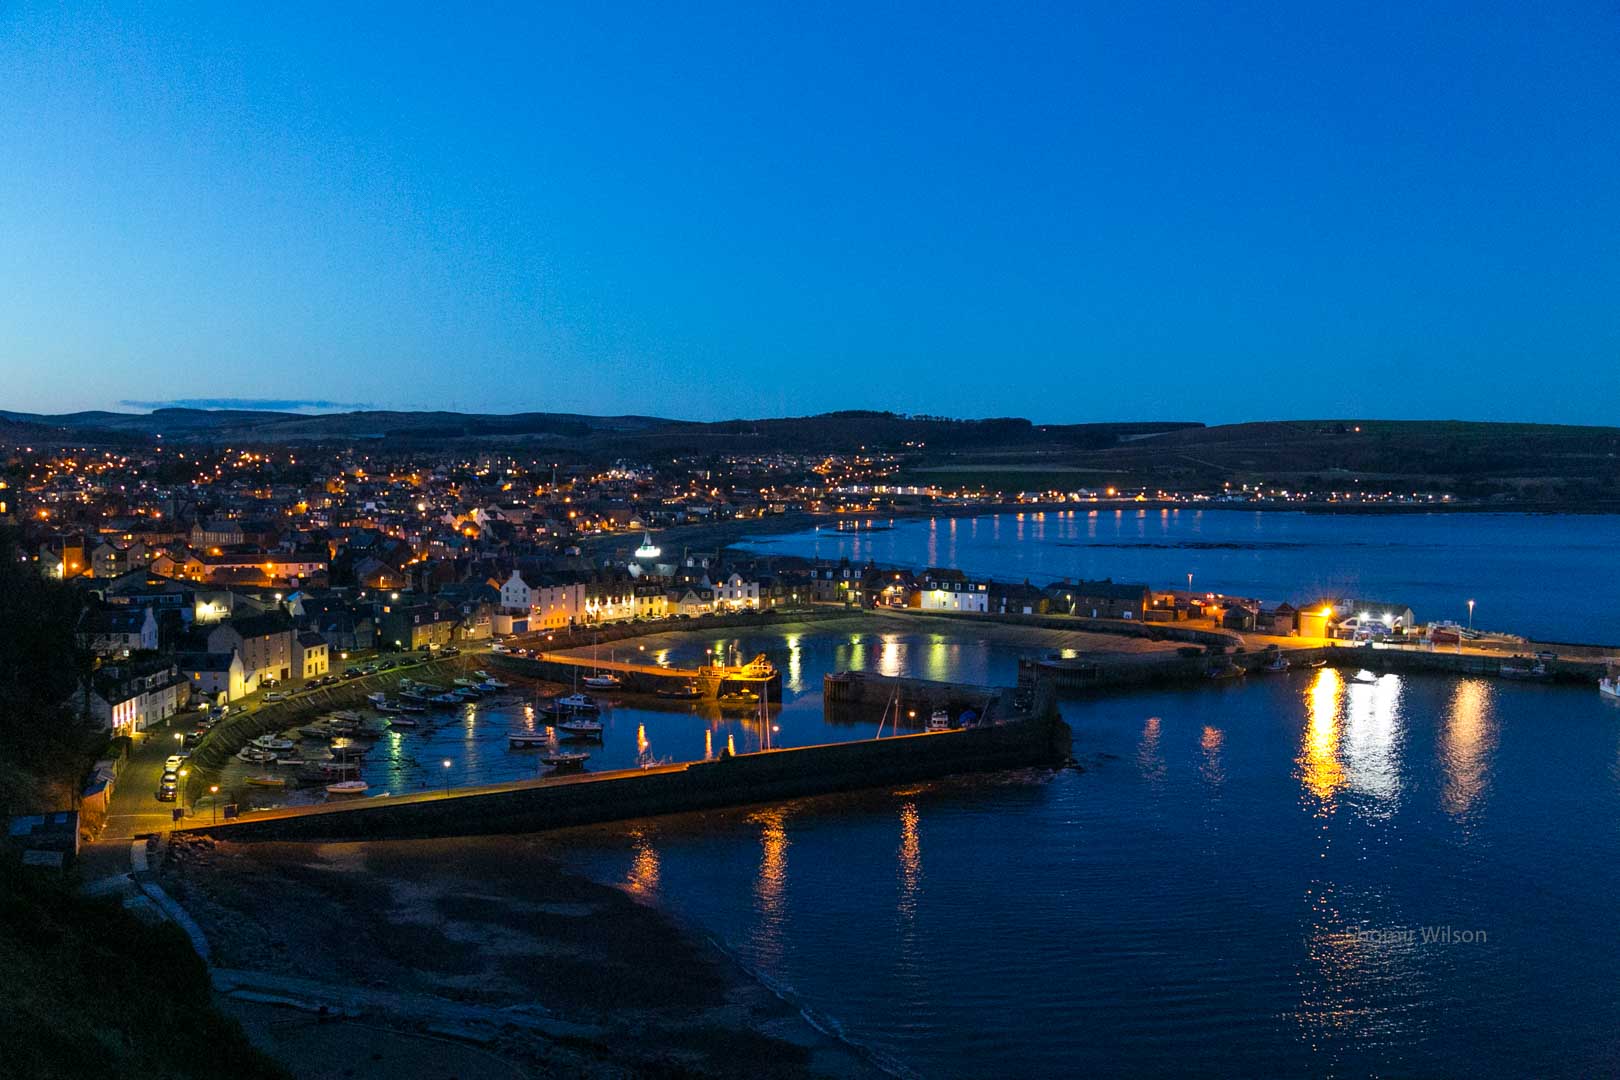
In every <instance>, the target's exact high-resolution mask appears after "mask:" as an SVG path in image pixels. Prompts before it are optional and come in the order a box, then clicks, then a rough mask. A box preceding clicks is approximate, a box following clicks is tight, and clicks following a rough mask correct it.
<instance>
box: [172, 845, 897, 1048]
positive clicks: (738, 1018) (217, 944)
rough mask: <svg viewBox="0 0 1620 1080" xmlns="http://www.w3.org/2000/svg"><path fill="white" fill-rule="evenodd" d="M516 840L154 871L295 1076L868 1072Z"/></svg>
mask: <svg viewBox="0 0 1620 1080" xmlns="http://www.w3.org/2000/svg"><path fill="white" fill-rule="evenodd" d="M529 843H530V842H529V841H526V840H525V839H524V838H523V837H483V838H473V839H458V840H433V841H398V842H386V843H366V844H335V845H299V844H238V845H232V844H223V843H218V844H216V843H212V842H209V841H207V840H193V841H189V842H182V843H178V844H177V845H176V846H175V847H173V848H172V849H171V852H170V855H169V857H168V858H167V860H166V861H165V864H164V870H163V877H164V881H165V884H166V885H167V886H169V887H170V888H171V889H172V890H173V891H174V892H175V893H176V894H177V896H178V897H179V899H180V900H181V902H182V903H183V904H184V905H185V906H186V908H187V910H188V911H189V912H190V913H191V914H192V916H193V917H194V918H195V919H196V920H197V921H198V922H199V923H200V924H201V925H202V927H203V929H204V931H205V933H206V934H207V935H208V938H209V940H210V942H212V944H213V948H214V953H215V963H216V965H217V967H218V968H220V969H223V970H222V971H221V972H220V973H217V978H219V979H221V980H223V981H225V982H230V981H231V980H233V979H234V980H235V981H236V982H238V983H240V984H241V985H243V986H246V987H252V988H254V991H255V992H254V993H247V994H244V993H243V992H242V991H240V990H239V991H237V993H238V994H239V995H240V996H239V997H238V998H237V999H235V1000H232V1001H231V1002H230V1006H231V1008H232V1010H233V1011H234V1012H236V1014H237V1015H239V1016H240V1017H241V1018H242V1019H243V1021H244V1023H245V1024H246V1025H247V1026H248V1028H249V1030H250V1032H251V1033H252V1034H253V1035H254V1036H255V1038H256V1039H258V1040H259V1041H260V1044H261V1045H262V1046H264V1047H265V1048H266V1049H268V1050H270V1051H271V1052H272V1053H276V1054H279V1055H280V1056H281V1058H282V1060H284V1061H286V1062H287V1063H288V1065H289V1066H290V1067H292V1068H293V1069H294V1071H295V1072H296V1073H297V1075H300V1076H306V1075H332V1076H340V1075H341V1076H367V1075H379V1076H381V1075H387V1076H390V1077H392V1078H394V1080H399V1078H401V1077H405V1078H409V1077H416V1076H422V1077H431V1076H445V1077H448V1076H457V1077H461V1078H463V1080H466V1078H468V1077H486V1076H488V1077H495V1076H525V1075H529V1076H541V1075H545V1076H583V1077H621V1076H692V1077H738V1078H741V1077H782V1078H797V1077H865V1076H874V1075H878V1074H877V1072H876V1070H874V1069H872V1068H871V1067H870V1066H869V1065H868V1064H867V1063H866V1062H865V1061H864V1060H863V1059H862V1058H861V1057H860V1056H859V1055H858V1054H857V1053H856V1052H854V1051H853V1050H851V1049H850V1048H848V1047H846V1046H844V1045H843V1044H841V1043H838V1042H836V1041H835V1040H832V1039H830V1038H828V1037H826V1036H823V1035H822V1034H821V1033H819V1032H817V1031H816V1030H815V1029H814V1028H812V1027H811V1026H810V1025H809V1024H808V1023H806V1022H805V1021H804V1020H803V1019H802V1018H801V1017H800V1016H799V1015H798V1013H797V1012H796V1011H795V1010H794V1009H792V1008H791V1007H790V1006H788V1005H787V1004H785V1003H784V1002H782V1001H781V1000H780V999H778V998H777V997H776V996H775V995H773V994H771V993H770V992H769V991H768V990H766V989H765V988H764V987H763V986H761V985H760V984H759V983H758V982H757V981H755V980H754V979H752V978H751V977H750V976H749V975H748V974H747V973H746V972H745V971H743V970H742V969H741V968H739V967H737V966H736V965H735V964H734V963H733V962H732V961H731V960H730V959H729V958H727V957H726V956H725V955H724V954H722V953H721V952H719V950H717V949H715V948H714V947H712V946H711V945H709V944H708V943H706V942H703V941H701V940H698V939H696V938H694V937H692V936H690V935H688V934H686V933H684V932H683V931H682V930H681V929H680V928H679V927H677V926H676V925H675V924H674V923H673V922H671V921H670V920H669V919H668V918H667V917H666V916H664V915H663V914H662V913H660V912H658V911H656V910H654V909H652V908H650V907H647V906H644V905H642V904H639V903H637V902H636V901H635V900H633V899H632V898H631V897H630V896H628V895H626V894H625V893H624V892H621V891H620V890H618V889H614V888H610V887H607V886H603V885H598V884H596V883H594V882H591V881H587V880H585V879H583V878H581V877H578V876H576V875H574V874H570V873H568V872H566V871H564V870H562V869H561V868H560V867H559V866H557V864H556V863H555V862H553V861H552V860H550V859H548V858H538V857H535V856H534V855H533V854H532V853H528V852H525V854H524V857H523V858H521V859H519V858H513V857H512V849H513V847H514V846H517V845H527V844H529ZM238 973H242V974H240V975H239V974H238ZM264 991H269V993H268V994H266V993H265V992H264ZM242 997H246V998H248V999H250V1000H245V1001H244V1000H242ZM266 997H269V998H272V999H277V1000H280V1002H281V1004H280V1005H279V1006H278V1005H273V1004H266V1003H265V1001H264V999H265V998H266ZM294 1002H298V1003H301V1004H303V1005H304V1006H305V1007H304V1008H303V1009H300V1008H297V1007H295V1006H294V1004H293V1003H294ZM317 1002H320V1003H328V1004H330V1006H331V1007H330V1008H329V1009H328V1012H327V1015H326V1016H324V1017H323V1016H322V1015H321V1013H320V1012H319V1010H318V1009H315V1008H313V1007H312V1005H313V1004H314V1003H317ZM334 1029H340V1030H341V1033H342V1034H341V1036H338V1037H334V1036H333V1034H332V1032H333V1030H334ZM400 1033H405V1034H408V1035H409V1036H410V1039H411V1040H413V1042H411V1043H409V1044H407V1043H402V1042H401V1041H400V1038H399V1035H400ZM446 1040H449V1041H446ZM418 1043H419V1045H417V1044H418ZM334 1055H336V1059H334ZM404 1060H408V1061H409V1063H410V1064H409V1067H408V1068H405V1067H401V1068H398V1069H388V1068H385V1067H384V1066H386V1065H387V1063H388V1062H390V1061H393V1062H395V1064H399V1063H400V1062H401V1061H404Z"/></svg>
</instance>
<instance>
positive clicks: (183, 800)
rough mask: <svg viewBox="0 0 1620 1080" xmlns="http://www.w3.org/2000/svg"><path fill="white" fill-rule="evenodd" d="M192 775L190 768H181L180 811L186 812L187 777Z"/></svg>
mask: <svg viewBox="0 0 1620 1080" xmlns="http://www.w3.org/2000/svg"><path fill="white" fill-rule="evenodd" d="M190 775H191V770H190V769H181V770H180V813H181V814H182V815H184V814H185V812H186V777H188V776H190Z"/></svg>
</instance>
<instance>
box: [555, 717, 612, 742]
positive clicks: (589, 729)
mask: <svg viewBox="0 0 1620 1080" xmlns="http://www.w3.org/2000/svg"><path fill="white" fill-rule="evenodd" d="M557 731H558V732H559V733H560V734H562V735H563V736H564V737H566V738H570V739H600V738H601V737H602V721H600V720H592V719H590V718H589V717H585V716H573V717H570V718H568V719H567V720H563V721H561V722H560V723H558V724H557Z"/></svg>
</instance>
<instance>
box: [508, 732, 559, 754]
mask: <svg viewBox="0 0 1620 1080" xmlns="http://www.w3.org/2000/svg"><path fill="white" fill-rule="evenodd" d="M550 744H551V739H550V738H549V737H548V736H547V735H546V734H545V732H543V731H513V732H509V733H508V734H507V736H506V745H508V746H510V747H511V748H512V749H513V750H532V749H534V748H535V747H538V746H549V745H550Z"/></svg>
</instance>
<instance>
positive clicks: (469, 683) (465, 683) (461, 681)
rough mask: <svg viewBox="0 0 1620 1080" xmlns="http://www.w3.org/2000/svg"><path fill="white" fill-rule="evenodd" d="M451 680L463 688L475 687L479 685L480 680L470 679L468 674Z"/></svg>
mask: <svg viewBox="0 0 1620 1080" xmlns="http://www.w3.org/2000/svg"><path fill="white" fill-rule="evenodd" d="M451 681H452V682H454V683H455V684H456V685H457V686H459V687H462V688H463V689H475V688H477V686H478V681H477V680H476V679H469V678H467V677H466V676H461V677H459V678H456V679H453V680H451Z"/></svg>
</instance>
